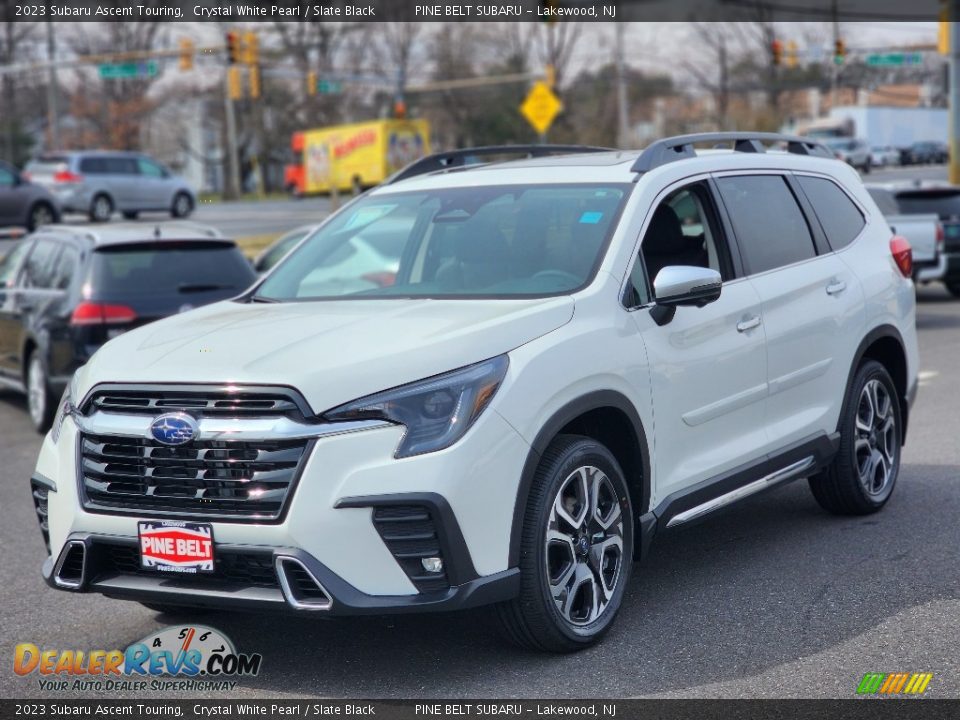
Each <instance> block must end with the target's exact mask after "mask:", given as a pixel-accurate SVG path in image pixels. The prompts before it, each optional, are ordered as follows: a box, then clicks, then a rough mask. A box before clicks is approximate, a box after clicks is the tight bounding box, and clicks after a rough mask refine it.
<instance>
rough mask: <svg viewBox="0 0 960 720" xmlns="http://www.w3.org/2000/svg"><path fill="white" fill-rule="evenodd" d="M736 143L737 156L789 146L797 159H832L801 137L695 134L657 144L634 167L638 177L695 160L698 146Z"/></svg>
mask: <svg viewBox="0 0 960 720" xmlns="http://www.w3.org/2000/svg"><path fill="white" fill-rule="evenodd" d="M708 142H715V143H733V149H734V151H735V152H748V153H762V152H766V148H764V146H763V143H764V142H782V143H786V145H787V152H791V153H794V154H795V155H814V156H817V157H829V158H832V157H833V153H831V152H830V151H829V150H828V149H827V148H826V147H825V146H824V145H823V144H821V143H820V142H819V141H817V140H816V139H814V138H808V137H800V136H798V135H781V134H779V133H766V132H715V133H693V134H691V135H677V136H675V137H669V138H664V139H663V140H657V141H656V142H655V143H653V144H651V145H650V146H648V147H647V148H646V149H645V150H644V151H643V152H642V153H640V157H638V158H637V160H636V162H635V163H634V164H633V167H632V168H630V169H631V170H632V171H633V172H635V173H645V172H649V171H650V170H653V169H654V168H658V167H660V166H661V165H666V164H667V163H671V162H674V161H675V160H684V159H686V158H692V157H696V155H697V154H696V152H695V151H694V149H693V146H694V144H695V143H708Z"/></svg>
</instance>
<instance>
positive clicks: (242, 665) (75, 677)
mask: <svg viewBox="0 0 960 720" xmlns="http://www.w3.org/2000/svg"><path fill="white" fill-rule="evenodd" d="M262 661H263V656H262V655H260V654H259V653H238V652H237V651H236V648H235V647H234V645H233V642H232V641H231V640H230V639H229V638H228V637H227V636H226V635H224V634H223V633H222V632H220V631H219V630H215V629H214V628H211V627H207V626H204V625H180V626H171V627H166V628H163V629H161V630H159V631H158V632H156V633H154V634H152V635H148V636H147V637H145V638H143V639H142V640H139V641H138V642H135V643H133V644H131V645H130V646H128V647H127V648H126V649H125V650H86V651H85V650H74V649H67V650H58V649H40V647H39V646H37V645H35V644H34V643H20V644H18V645H17V646H16V648H15V649H14V654H13V671H14V672H15V673H16V674H17V675H21V676H28V675H31V674H34V673H36V674H37V675H39V676H40V678H38V682H39V684H40V689H41V690H69V691H78V690H79V691H98V692H102V691H122V692H128V691H135V692H136V691H141V690H148V689H149V690H225V691H229V690H233V688H234V687H236V684H237V681H236V680H234V679H233V678H235V677H238V676H244V675H246V676H253V675H257V674H258V673H259V672H260V664H261V663H262ZM163 678H166V679H163Z"/></svg>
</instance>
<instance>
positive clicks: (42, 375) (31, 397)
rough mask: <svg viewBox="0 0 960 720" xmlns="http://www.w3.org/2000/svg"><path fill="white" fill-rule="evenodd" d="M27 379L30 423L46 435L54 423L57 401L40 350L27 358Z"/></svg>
mask: <svg viewBox="0 0 960 720" xmlns="http://www.w3.org/2000/svg"><path fill="white" fill-rule="evenodd" d="M25 377H26V386H27V412H28V413H29V414H30V422H31V424H32V425H33V427H34V429H35V430H36V431H37V432H38V433H45V432H46V431H47V430H48V429H49V428H50V424H51V423H52V422H53V414H54V412H55V411H56V408H55V403H56V400H55V399H54V398H53V397H51V393H50V381H49V380H48V378H47V368H46V366H45V365H44V362H43V358H42V357H41V356H40V352H39V351H38V350H34V351H33V352H32V353H30V355H29V356H28V357H27V369H26V373H25Z"/></svg>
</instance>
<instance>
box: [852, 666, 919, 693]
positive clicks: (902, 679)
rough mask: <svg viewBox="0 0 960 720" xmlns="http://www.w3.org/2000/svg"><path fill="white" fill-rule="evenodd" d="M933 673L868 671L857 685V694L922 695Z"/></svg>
mask: <svg viewBox="0 0 960 720" xmlns="http://www.w3.org/2000/svg"><path fill="white" fill-rule="evenodd" d="M932 679H933V673H908V672H899V673H867V674H866V675H864V676H863V680H861V681H860V684H859V685H858V686H857V695H922V694H923V693H924V692H926V690H927V685H929V684H930V681H931V680H932Z"/></svg>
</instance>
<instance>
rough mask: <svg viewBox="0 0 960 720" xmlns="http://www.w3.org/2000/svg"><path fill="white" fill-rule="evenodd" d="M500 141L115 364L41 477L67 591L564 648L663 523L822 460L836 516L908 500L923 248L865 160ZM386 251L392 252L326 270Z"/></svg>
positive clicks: (416, 170)
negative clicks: (898, 223) (480, 614)
mask: <svg viewBox="0 0 960 720" xmlns="http://www.w3.org/2000/svg"><path fill="white" fill-rule="evenodd" d="M717 143H726V144H727V146H732V147H729V149H711V150H699V151H698V150H697V149H695V145H699V144H709V145H714V144H717ZM778 148H779V149H778ZM488 150H489V149H487V150H484V149H481V150H477V149H473V150H470V151H463V152H461V151H457V152H454V153H448V154H445V155H444V154H442V155H439V156H431V157H429V158H425V159H423V160H421V161H418V163H416V164H415V165H414V166H412V167H411V168H409V169H408V170H406V171H404V172H402V173H401V174H400V175H398V176H396V177H394V178H393V179H392V180H391V181H389V182H388V183H386V184H385V185H383V186H381V187H379V188H377V189H375V190H373V191H371V192H369V193H367V194H365V195H363V196H361V197H360V198H358V199H356V200H355V201H353V202H351V203H350V204H348V205H347V206H345V207H344V208H343V209H341V210H340V211H339V212H337V213H335V214H334V215H333V216H332V217H330V218H329V219H328V221H327V222H326V223H325V224H324V225H323V226H322V227H321V228H320V229H319V230H317V231H316V232H315V233H313V234H312V235H311V237H310V238H308V239H307V240H305V241H304V242H303V243H301V244H300V245H299V246H298V247H297V248H296V249H295V250H294V251H293V252H292V253H291V254H290V255H289V256H288V257H287V258H285V259H284V260H283V261H282V262H281V263H280V264H279V265H278V266H277V267H275V268H274V269H273V270H272V271H271V272H270V273H268V274H267V275H266V276H265V277H264V278H263V279H261V280H260V281H259V282H258V283H257V284H256V285H255V286H254V287H253V288H252V289H251V290H250V291H248V292H247V293H245V294H244V295H242V296H240V297H237V298H235V299H233V300H229V301H225V302H219V303H215V304H212V305H210V306H207V307H204V308H200V309H197V310H194V311H191V312H189V313H184V314H180V315H176V316H174V317H171V318H168V319H164V320H160V321H158V322H156V323H153V324H151V325H149V326H146V327H143V328H139V329H136V330H133V331H131V332H128V333H125V334H123V335H121V336H119V337H117V338H116V339H114V340H111V341H110V342H109V343H107V345H106V346H105V347H103V348H102V349H101V350H100V351H99V352H97V353H96V354H95V355H94V356H93V357H92V358H91V359H90V361H89V362H88V363H87V364H86V365H85V366H84V367H82V368H81V369H80V370H79V371H78V372H77V373H76V375H75V377H74V379H73V381H72V383H71V384H70V387H69V388H68V390H67V391H66V393H65V394H64V397H63V400H62V401H61V404H60V407H59V412H58V414H57V417H56V419H55V422H54V425H53V427H52V429H51V431H50V433H49V434H48V435H47V437H46V439H45V440H44V443H43V447H42V450H41V453H40V457H39V461H38V463H37V467H36V472H35V474H34V476H33V478H32V489H33V495H34V499H35V504H36V508H37V512H38V517H39V519H40V522H41V528H42V530H43V532H44V536H45V538H46V540H47V544H48V548H49V557H48V559H47V560H46V562H45V563H44V566H43V575H44V577H45V579H46V580H47V582H48V584H49V585H51V586H52V587H54V588H59V589H61V590H66V591H71V592H96V593H102V594H104V595H108V596H111V597H115V598H126V599H131V600H137V601H140V602H142V603H144V604H146V605H148V606H150V607H153V608H169V607H171V606H173V607H176V606H207V607H211V606H212V607H215V608H229V607H235V608H247V609H253V610H257V609H264V610H271V609H276V610H283V611H287V612H292V613H314V614H316V615H324V616H336V615H349V614H358V613H393V612H429V611H437V610H449V609H460V608H468V607H475V606H479V605H486V604H494V605H496V606H497V611H498V613H497V614H498V615H499V617H500V619H501V620H502V625H503V626H504V628H505V630H506V631H507V633H508V635H509V636H510V637H512V638H513V639H514V640H516V641H517V642H519V643H521V644H523V645H526V646H529V647H533V648H538V649H541V650H549V651H569V650H575V649H578V648H581V647H585V646H587V645H589V644H590V643H592V642H594V641H596V640H597V639H598V638H599V637H600V636H601V635H602V634H603V633H604V632H605V631H606V630H607V629H608V628H609V627H610V625H611V623H612V622H613V619H614V617H615V616H616V614H617V611H618V609H619V608H620V606H621V604H622V602H623V595H624V589H625V587H626V585H627V581H628V578H629V576H630V572H631V566H632V565H633V562H634V561H635V560H637V559H638V558H639V557H640V555H641V554H642V553H644V552H646V550H647V548H648V546H649V543H650V540H651V538H652V537H653V535H654V533H656V532H661V531H664V530H666V529H668V528H675V527H678V526H682V525H684V524H686V523H690V522H692V521H694V520H697V519H700V518H702V517H704V516H707V515H708V514H709V513H711V512H712V511H714V510H718V509H720V508H722V507H724V506H726V505H729V504H730V503H732V502H733V501H736V500H738V499H740V498H743V497H746V496H749V495H751V494H753V493H756V492H758V491H761V490H764V489H766V488H770V487H773V486H776V485H778V484H780V483H783V482H787V481H790V480H794V479H797V478H809V484H810V487H811V489H812V490H813V494H814V496H815V497H816V499H817V501H818V502H819V503H820V505H822V506H823V507H824V508H826V509H827V510H829V511H831V512H835V513H846V514H862V513H870V512H874V511H877V510H879V509H880V508H882V507H883V506H884V504H885V503H886V502H887V500H888V499H889V498H890V494H891V493H892V492H893V489H894V487H895V484H896V481H897V475H898V472H899V467H900V452H901V446H902V444H903V442H904V438H905V434H906V429H907V418H908V412H909V408H910V405H911V401H912V399H913V397H914V395H915V392H916V387H917V382H916V378H917V362H918V361H917V338H916V330H915V325H914V302H915V301H914V290H913V285H912V282H911V280H910V271H911V268H910V263H911V257H910V248H909V245H908V244H907V243H906V242H905V241H903V240H902V239H901V238H898V237H895V236H892V233H891V231H890V228H889V226H888V225H887V224H886V223H885V222H884V219H883V216H882V215H881V214H880V212H879V211H878V210H877V208H876V206H875V205H874V203H873V201H872V200H871V199H870V196H869V195H868V193H867V192H866V190H865V189H864V187H863V185H862V184H861V182H860V180H859V178H858V176H857V174H856V172H855V171H854V170H853V169H851V168H849V167H848V166H846V165H844V164H843V163H840V162H838V161H836V160H835V159H832V158H830V157H829V153H828V152H827V151H826V150H825V149H824V148H822V147H821V146H819V145H818V144H816V141H811V140H810V139H803V138H790V137H783V136H775V135H759V134H744V133H736V134H729V133H726V134H711V135H695V136H682V137H676V138H670V139H666V140H661V141H659V142H656V143H654V144H653V145H651V146H650V147H648V148H646V149H645V150H643V151H634V152H619V151H606V152H603V151H593V149H590V148H581V149H580V152H577V153H576V154H562V153H563V152H567V153H570V152H571V150H573V149H571V148H551V147H549V146H547V147H540V148H532V149H528V150H527V154H528V155H529V156H528V157H526V158H525V159H523V160H518V161H513V162H505V163H498V162H490V163H485V164H478V165H472V166H471V165H468V164H467V159H468V158H469V159H480V158H483V157H484V155H485V154H486V153H487V151H488ZM495 151H496V150H490V152H495ZM499 151H500V152H502V151H503V149H502V148H501V149H499ZM385 235H386V236H391V237H394V238H400V239H401V240H402V241H401V242H396V243H394V245H395V246H396V247H397V248H398V250H397V257H386V256H384V261H383V265H384V267H383V268H379V269H373V271H371V268H369V267H366V266H365V267H364V268H363V269H362V271H356V272H354V271H349V272H348V271H343V272H335V273H332V272H330V268H334V267H340V268H351V267H353V266H352V265H351V264H350V263H345V262H344V258H343V256H344V254H346V253H349V252H351V248H352V247H353V246H354V245H355V241H356V240H357V239H359V240H364V241H367V242H376V241H378V240H382V239H383V238H382V237H381V236H385ZM387 244H389V243H387Z"/></svg>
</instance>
